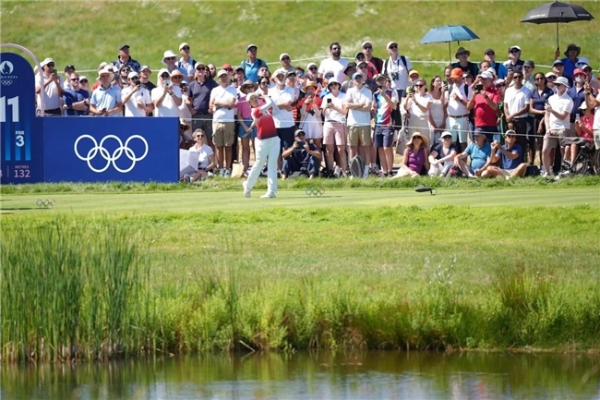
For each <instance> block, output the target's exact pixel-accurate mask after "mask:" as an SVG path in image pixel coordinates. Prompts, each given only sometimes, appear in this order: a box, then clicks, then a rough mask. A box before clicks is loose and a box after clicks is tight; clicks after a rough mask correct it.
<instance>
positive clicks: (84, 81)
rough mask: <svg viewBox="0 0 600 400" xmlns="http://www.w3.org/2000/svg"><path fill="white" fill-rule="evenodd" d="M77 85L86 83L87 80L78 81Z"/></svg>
mask: <svg viewBox="0 0 600 400" xmlns="http://www.w3.org/2000/svg"><path fill="white" fill-rule="evenodd" d="M79 83H88V81H87V79H84V80H82V81H79Z"/></svg>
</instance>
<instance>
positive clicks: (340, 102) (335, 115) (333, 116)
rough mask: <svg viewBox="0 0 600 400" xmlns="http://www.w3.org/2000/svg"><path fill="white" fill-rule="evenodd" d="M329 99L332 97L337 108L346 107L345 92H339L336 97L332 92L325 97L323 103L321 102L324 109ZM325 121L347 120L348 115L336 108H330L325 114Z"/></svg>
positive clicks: (332, 101) (332, 102)
mask: <svg viewBox="0 0 600 400" xmlns="http://www.w3.org/2000/svg"><path fill="white" fill-rule="evenodd" d="M327 99H331V104H333V105H334V106H336V107H337V108H342V107H344V101H345V99H346V94H345V93H344V92H339V93H338V95H337V97H335V96H334V95H333V94H332V93H329V94H328V95H327V96H325V97H323V103H321V108H322V109H325V107H327V101H328V100H327ZM325 122H346V116H345V115H344V114H342V113H341V112H338V111H336V110H334V109H330V110H329V111H327V114H326V115H325Z"/></svg>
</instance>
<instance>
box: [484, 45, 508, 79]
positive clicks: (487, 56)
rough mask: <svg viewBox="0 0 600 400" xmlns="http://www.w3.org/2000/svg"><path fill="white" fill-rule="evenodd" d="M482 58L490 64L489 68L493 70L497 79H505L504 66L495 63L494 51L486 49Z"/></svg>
mask: <svg viewBox="0 0 600 400" xmlns="http://www.w3.org/2000/svg"><path fill="white" fill-rule="evenodd" d="M483 57H484V60H485V61H487V62H489V63H490V67H491V68H494V71H496V76H497V77H498V79H506V76H507V75H508V71H507V69H506V67H505V66H504V64H502V63H499V62H496V52H495V51H494V49H486V50H485V53H484V55H483Z"/></svg>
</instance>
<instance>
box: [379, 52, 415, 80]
mask: <svg viewBox="0 0 600 400" xmlns="http://www.w3.org/2000/svg"><path fill="white" fill-rule="evenodd" d="M400 60H402V65H404V69H405V70H406V73H409V72H410V71H409V70H408V65H406V57H404V56H400ZM389 62H390V59H389V58H388V59H387V60H385V61H384V62H383V71H381V73H382V74H383V75H385V74H387V73H388V65H389Z"/></svg>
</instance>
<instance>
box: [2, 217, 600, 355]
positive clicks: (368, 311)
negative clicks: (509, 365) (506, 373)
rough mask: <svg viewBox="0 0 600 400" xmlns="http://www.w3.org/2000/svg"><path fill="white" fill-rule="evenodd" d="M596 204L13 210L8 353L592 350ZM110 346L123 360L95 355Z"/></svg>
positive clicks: (599, 306) (597, 306) (597, 297)
mask: <svg viewBox="0 0 600 400" xmlns="http://www.w3.org/2000/svg"><path fill="white" fill-rule="evenodd" d="M598 211H599V207H598V206H590V205H587V206H586V205H580V206H574V207H569V208H555V207H512V208H510V209H507V208H506V207H487V208H471V207H461V206H451V205H444V206H434V207H430V208H421V207H417V206H408V207H383V206H374V207H366V208H365V207H361V208H356V207H352V208H349V207H346V206H344V205H339V206H338V207H337V208H331V209H318V210H316V209H310V208H303V209H294V208H274V209H271V210H270V212H268V213H266V212H264V211H263V210H244V211H240V210H239V209H238V208H232V209H227V208H226V207H224V209H223V210H222V211H221V212H211V213H205V212H197V213H193V214H190V213H182V212H181V213H175V212H163V213H161V214H150V215H144V216H141V215H138V216H136V215H132V214H131V213H129V212H123V213H119V214H115V215H112V216H111V217H105V218H97V217H93V216H90V217H78V216H70V217H68V218H65V217H58V219H56V218H57V217H49V218H42V219H39V218H37V217H36V218H33V217H32V216H30V215H28V214H20V215H16V216H8V217H3V220H2V260H1V261H2V293H3V296H2V339H1V340H2V343H0V348H1V349H2V356H3V357H2V358H3V360H4V361H9V360H17V359H18V360H24V359H31V358H35V359H36V360H37V359H40V358H42V357H41V354H42V352H43V351H44V349H46V350H45V351H46V352H45V353H44V354H45V355H44V358H45V359H46V360H54V359H64V358H65V353H64V351H66V350H63V349H72V348H73V346H75V348H76V349H77V351H72V352H71V353H70V354H71V355H75V356H76V357H79V358H84V359H94V358H100V356H103V357H110V356H112V357H116V356H125V355H130V356H134V355H140V354H147V353H154V352H157V353H161V354H162V353H164V352H169V353H183V352H209V351H233V350H241V351H250V349H253V350H276V351H292V350H296V349H307V348H329V349H341V348H361V349H367V348H368V349H416V350H425V349H427V350H442V349H448V348H463V349H467V348H468V349H508V348H523V347H535V348H540V349H546V350H548V349H557V350H573V351H581V350H589V349H595V350H598V349H600V342H599V339H598V332H599V331H600V290H598V287H600V271H598V268H597V267H596V266H597V265H600V252H599V250H598V242H597V238H598V233H599V232H598V226H600V213H599V212H598ZM113 248H114V249H113ZM57 249H62V250H61V251H62V252H59V253H58V255H57ZM119 249H121V250H119ZM142 256H143V257H142ZM127 265H129V267H127ZM123 269H124V270H125V271H128V272H123V271H122V270H123ZM52 271H54V272H52ZM78 271H80V272H78ZM22 272H27V273H22ZM66 285H67V286H66ZM5 293H6V295H5ZM119 293H122V296H121V297H119V296H117V295H118V294H119ZM67 296H74V298H75V300H77V299H79V300H78V301H73V300H71V297H67ZM113 296H114V297H116V298H118V299H121V300H119V301H117V300H116V299H112V298H111V297H113ZM113 300H114V302H116V303H118V304H117V305H115V307H114V308H111V307H112V306H110V304H113V303H112V302H113ZM77 304H78V305H79V307H75V305H77ZM25 305H26V307H24V306H25ZM74 307H75V309H74ZM111 344H113V345H114V344H118V346H117V347H116V349H117V350H118V351H113V352H112V353H110V352H102V351H100V350H102V349H108V348H111V347H110V345H111ZM44 346H45V347H44ZM112 348H113V349H114V348H115V347H114V346H113V347H112ZM32 354H33V355H32ZM66 354H69V353H68V352H67V353H66Z"/></svg>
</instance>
